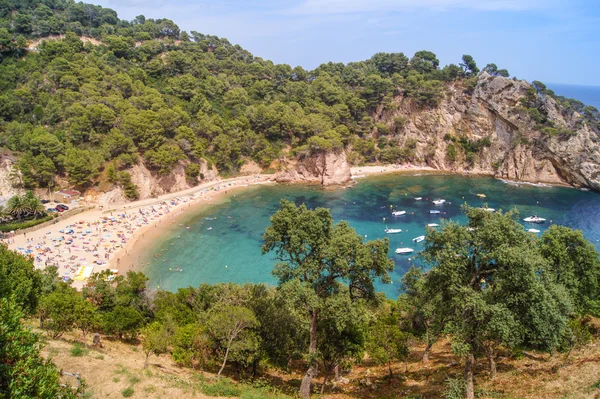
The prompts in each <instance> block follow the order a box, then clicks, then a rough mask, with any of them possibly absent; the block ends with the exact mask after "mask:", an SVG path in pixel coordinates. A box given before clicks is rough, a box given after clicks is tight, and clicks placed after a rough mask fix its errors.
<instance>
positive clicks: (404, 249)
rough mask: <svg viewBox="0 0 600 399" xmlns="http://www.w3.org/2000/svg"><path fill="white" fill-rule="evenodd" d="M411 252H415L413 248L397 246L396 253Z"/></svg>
mask: <svg viewBox="0 0 600 399" xmlns="http://www.w3.org/2000/svg"><path fill="white" fill-rule="evenodd" d="M411 252H415V250H414V249H412V248H396V253H397V254H400V255H404V254H410V253H411Z"/></svg>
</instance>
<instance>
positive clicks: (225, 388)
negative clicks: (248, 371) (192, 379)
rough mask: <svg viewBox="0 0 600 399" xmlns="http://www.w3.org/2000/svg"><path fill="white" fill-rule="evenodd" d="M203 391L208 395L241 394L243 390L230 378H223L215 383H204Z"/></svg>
mask: <svg viewBox="0 0 600 399" xmlns="http://www.w3.org/2000/svg"><path fill="white" fill-rule="evenodd" d="M201 389H202V393H203V394H205V395H208V396H225V397H232V396H240V395H241V394H242V390H241V389H240V388H239V387H238V386H237V385H236V384H235V383H234V382H233V381H231V380H230V379H227V378H221V379H219V380H217V381H215V383H214V384H202V388H201Z"/></svg>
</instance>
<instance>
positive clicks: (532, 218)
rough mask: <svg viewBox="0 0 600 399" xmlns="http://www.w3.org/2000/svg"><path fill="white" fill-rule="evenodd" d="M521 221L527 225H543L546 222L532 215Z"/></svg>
mask: <svg viewBox="0 0 600 399" xmlns="http://www.w3.org/2000/svg"><path fill="white" fill-rule="evenodd" d="M523 221H525V222H527V223H544V222H545V221H546V219H544V218H541V217H539V216H538V215H533V216H529V217H527V218H525V219H523Z"/></svg>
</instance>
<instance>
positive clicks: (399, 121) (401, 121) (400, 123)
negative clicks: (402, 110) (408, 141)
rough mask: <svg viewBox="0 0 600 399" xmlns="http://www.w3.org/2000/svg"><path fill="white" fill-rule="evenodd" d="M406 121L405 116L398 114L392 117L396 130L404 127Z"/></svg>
mask: <svg viewBox="0 0 600 399" xmlns="http://www.w3.org/2000/svg"><path fill="white" fill-rule="evenodd" d="M406 122H408V119H406V117H404V116H402V115H400V116H397V117H395V118H394V127H395V128H396V130H402V129H403V128H404V126H406Z"/></svg>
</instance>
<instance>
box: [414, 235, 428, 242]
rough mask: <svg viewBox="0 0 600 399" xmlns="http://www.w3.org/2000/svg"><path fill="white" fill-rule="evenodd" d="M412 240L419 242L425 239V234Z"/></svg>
mask: <svg viewBox="0 0 600 399" xmlns="http://www.w3.org/2000/svg"><path fill="white" fill-rule="evenodd" d="M412 240H413V242H421V241H423V240H425V236H418V237H415V238H413V239H412Z"/></svg>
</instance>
